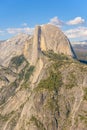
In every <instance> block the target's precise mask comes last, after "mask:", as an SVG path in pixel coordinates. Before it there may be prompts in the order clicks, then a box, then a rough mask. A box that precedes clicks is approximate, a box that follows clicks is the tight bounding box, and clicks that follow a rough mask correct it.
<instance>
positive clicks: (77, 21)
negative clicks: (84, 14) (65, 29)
mask: <svg viewBox="0 0 87 130" xmlns="http://www.w3.org/2000/svg"><path fill="white" fill-rule="evenodd" d="M84 22H85V20H84V19H83V18H81V17H76V18H74V19H73V20H70V21H68V22H66V24H67V25H77V24H82V23H84Z"/></svg>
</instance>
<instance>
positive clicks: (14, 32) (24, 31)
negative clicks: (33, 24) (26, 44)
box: [6, 27, 34, 34]
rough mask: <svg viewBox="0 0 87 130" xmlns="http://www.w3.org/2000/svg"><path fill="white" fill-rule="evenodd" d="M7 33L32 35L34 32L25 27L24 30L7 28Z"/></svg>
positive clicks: (32, 29)
mask: <svg viewBox="0 0 87 130" xmlns="http://www.w3.org/2000/svg"><path fill="white" fill-rule="evenodd" d="M6 30H7V32H8V33H9V34H17V33H21V32H23V33H28V34H32V33H33V31H34V28H29V27H25V28H8V29H6Z"/></svg>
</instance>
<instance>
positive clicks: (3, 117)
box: [0, 111, 14, 121]
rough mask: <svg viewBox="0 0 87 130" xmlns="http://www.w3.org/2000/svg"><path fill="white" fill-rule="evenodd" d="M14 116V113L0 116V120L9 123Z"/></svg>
mask: <svg viewBox="0 0 87 130" xmlns="http://www.w3.org/2000/svg"><path fill="white" fill-rule="evenodd" d="M13 114H14V111H12V112H11V113H9V114H7V115H4V116H3V115H1V114H0V120H2V121H7V120H8V119H9V118H10V117H11V115H13Z"/></svg>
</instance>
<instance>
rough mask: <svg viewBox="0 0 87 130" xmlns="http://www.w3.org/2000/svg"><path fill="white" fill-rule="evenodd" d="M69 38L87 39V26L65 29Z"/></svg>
mask: <svg viewBox="0 0 87 130" xmlns="http://www.w3.org/2000/svg"><path fill="white" fill-rule="evenodd" d="M65 34H66V35H67V37H68V38H71V39H74V38H82V39H87V27H78V28H75V29H69V30H66V31H65Z"/></svg>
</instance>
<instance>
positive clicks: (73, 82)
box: [66, 72, 77, 89]
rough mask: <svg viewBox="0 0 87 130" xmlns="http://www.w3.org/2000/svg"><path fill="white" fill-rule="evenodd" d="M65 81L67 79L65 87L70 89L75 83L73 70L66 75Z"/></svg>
mask: <svg viewBox="0 0 87 130" xmlns="http://www.w3.org/2000/svg"><path fill="white" fill-rule="evenodd" d="M67 81H68V83H67V84H66V88H67V89H71V88H73V87H75V86H76V85H77V82H76V81H77V80H76V76H75V74H74V73H73V72H72V73H70V74H69V75H68V78H67Z"/></svg>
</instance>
